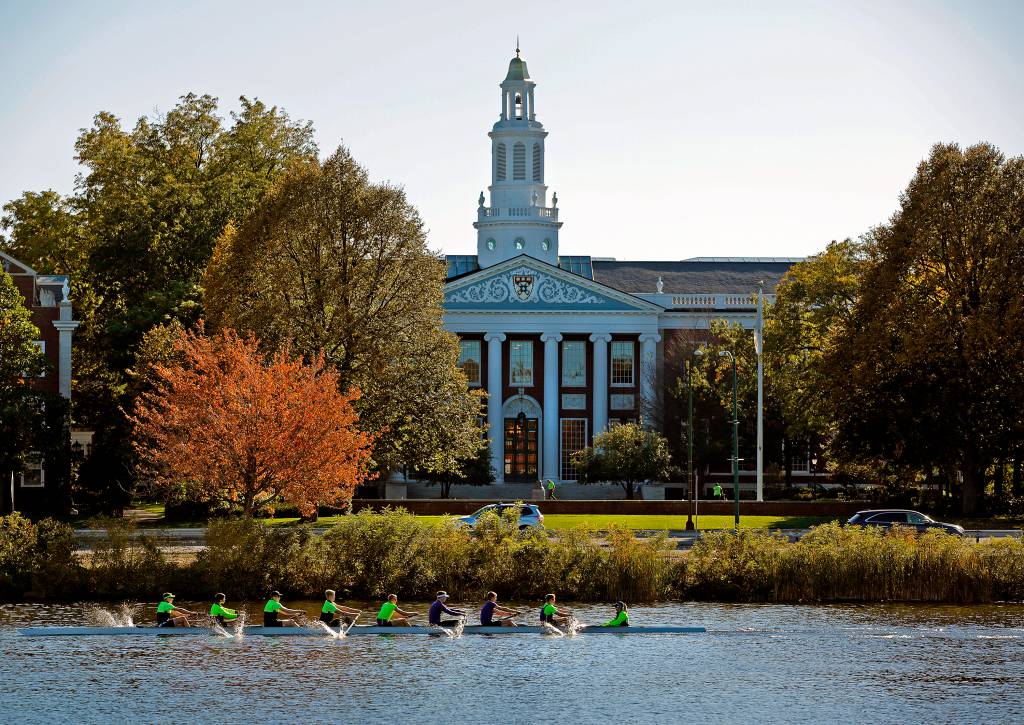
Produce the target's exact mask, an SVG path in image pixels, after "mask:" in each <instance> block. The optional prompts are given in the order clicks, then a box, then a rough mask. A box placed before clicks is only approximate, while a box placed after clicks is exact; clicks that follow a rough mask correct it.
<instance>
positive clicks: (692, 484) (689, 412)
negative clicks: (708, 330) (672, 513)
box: [686, 347, 704, 531]
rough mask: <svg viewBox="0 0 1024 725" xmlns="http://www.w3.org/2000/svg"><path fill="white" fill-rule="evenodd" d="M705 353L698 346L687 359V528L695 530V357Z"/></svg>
mask: <svg viewBox="0 0 1024 725" xmlns="http://www.w3.org/2000/svg"><path fill="white" fill-rule="evenodd" d="M703 355H704V348H701V347H698V348H697V349H696V350H694V351H693V355H692V356H691V357H690V359H689V360H687V361H686V387H687V389H688V392H689V401H688V404H687V412H686V447H687V461H688V467H687V473H686V476H687V482H688V483H687V486H686V488H687V489H688V490H689V494H690V505H689V507H688V508H687V510H686V530H687V531H693V530H694V528H695V527H694V523H693V519H694V516H695V514H696V506H695V504H694V489H695V488H696V483H697V482H696V480H695V479H694V477H693V358H694V357H702V356H703Z"/></svg>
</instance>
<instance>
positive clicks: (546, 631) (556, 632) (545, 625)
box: [540, 622, 565, 637]
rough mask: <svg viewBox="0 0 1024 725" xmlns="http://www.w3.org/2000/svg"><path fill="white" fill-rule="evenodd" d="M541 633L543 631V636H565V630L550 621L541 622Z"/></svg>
mask: <svg viewBox="0 0 1024 725" xmlns="http://www.w3.org/2000/svg"><path fill="white" fill-rule="evenodd" d="M540 633H541V636H542V637H543V636H546V637H564V636H565V632H563V631H562V630H560V629H559V628H558V627H556V626H555V625H553V624H551V623H550V622H541V623H540Z"/></svg>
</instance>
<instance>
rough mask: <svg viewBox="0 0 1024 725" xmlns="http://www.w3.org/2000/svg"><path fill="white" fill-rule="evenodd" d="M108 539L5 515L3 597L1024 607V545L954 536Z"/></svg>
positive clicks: (850, 531)
mask: <svg viewBox="0 0 1024 725" xmlns="http://www.w3.org/2000/svg"><path fill="white" fill-rule="evenodd" d="M98 523H99V524H100V525H101V527H102V528H104V529H105V532H106V533H105V535H104V536H103V537H101V538H100V539H99V540H98V541H96V542H95V544H94V548H93V550H92V551H91V552H90V554H89V555H88V556H86V557H80V556H78V555H77V554H76V549H77V545H76V541H75V537H74V532H73V530H72V529H71V528H70V527H69V526H68V525H67V524H64V523H60V522H56V521H53V520H49V519H44V520H42V521H39V522H38V523H33V522H31V521H29V520H28V519H26V518H24V517H22V516H20V515H18V514H13V515H10V516H5V517H0V600H2V601H25V600H34V601H54V602H59V601H69V600H75V599H89V600H95V601H123V600H141V601H149V600H152V599H153V598H154V597H156V596H157V594H158V593H159V592H161V591H168V590H169V591H175V592H179V593H180V594H181V595H182V596H183V597H186V598H188V599H190V600H191V599H195V600H202V599H205V598H206V597H207V596H210V595H212V593H213V592H215V591H222V592H224V593H226V594H227V595H228V597H229V598H231V599H255V598H259V597H261V596H263V595H265V593H266V592H267V591H269V590H271V589H279V590H281V591H282V592H284V593H285V595H286V596H288V597H294V598H304V599H305V598H315V597H316V596H319V595H320V594H321V593H322V592H323V590H325V589H336V590H337V591H338V594H339V597H343V598H352V599H363V600H370V599H378V598H380V597H383V596H385V595H386V594H387V593H388V592H392V591H394V592H398V593H399V594H400V596H401V597H402V598H404V599H416V598H429V597H430V596H431V594H432V592H434V591H436V590H437V589H445V590H446V591H449V592H458V593H459V596H463V597H467V598H472V597H477V596H482V595H483V593H484V592H486V591H488V590H492V589H493V590H495V591H497V592H499V595H500V596H501V597H502V598H503V599H508V600H530V599H539V598H540V597H543V595H544V594H546V593H547V592H551V591H553V592H557V593H558V596H559V599H561V600H576V601H595V602H598V601H614V600H617V599H622V600H625V601H628V602H632V603H650V602H659V601H667V600H697V601H721V602H764V603H775V602H777V603H819V602H820V603H826V602H929V603H951V604H973V603H979V604H980V603H989V602H997V601H1022V600H1024V541H1021V540H1018V539H999V540H995V541H990V542H983V543H974V542H972V541H970V540H965V539H962V538H959V537H952V536H948V535H946V534H941V533H928V534H924V535H921V536H918V535H916V534H915V533H913V532H911V531H906V530H894V531H890V532H883V531H879V530H863V529H857V528H851V527H843V526H841V525H839V524H836V523H829V524H824V525H821V526H818V527H817V528H815V529H814V530H813V531H812V532H811V533H809V534H807V535H806V536H804V537H803V538H802V539H801V540H800V541H798V542H795V543H790V542H788V541H786V540H785V538H783V537H781V536H779V535H777V534H773V533H772V532H770V531H758V530H741V531H740V532H739V533H738V534H737V533H735V532H731V531H722V532H711V533H707V534H705V535H704V537H703V538H702V539H701V540H700V541H698V542H697V543H696V544H695V545H694V547H693V548H692V549H691V550H689V551H686V552H677V551H675V550H674V549H673V548H672V546H671V544H669V542H668V541H667V537H666V536H665V535H664V534H661V535H657V536H653V537H650V538H642V539H641V538H637V537H635V536H634V535H633V532H631V531H629V530H627V529H622V528H616V529H612V530H610V531H609V532H608V533H607V535H606V536H605V539H604V545H603V546H602V545H601V543H599V542H597V541H595V540H594V539H593V537H592V536H591V535H590V532H589V531H588V530H586V529H568V530H563V531H559V532H557V533H555V534H553V533H552V532H541V531H532V530H527V531H522V532H520V531H519V530H518V520H517V519H516V518H515V517H498V516H494V515H491V516H486V517H485V518H484V519H483V520H482V521H481V523H480V524H479V525H478V526H477V527H476V528H475V529H474V530H472V531H470V530H467V529H460V528H456V527H455V525H454V521H453V520H451V519H448V520H445V521H443V522H441V523H440V524H439V523H437V522H433V523H428V522H424V521H421V520H420V519H419V518H418V517H416V516H414V515H413V514H410V513H408V512H407V511H404V510H401V509H399V510H388V511H384V512H381V513H372V512H369V511H365V512H360V513H357V514H353V515H351V516H346V517H343V518H342V519H341V520H340V521H338V522H337V523H335V524H334V525H333V526H331V528H330V529H328V530H327V531H326V532H325V533H324V534H323V535H321V536H316V535H314V534H313V533H312V531H311V530H310V527H308V526H300V527H286V528H283V527H268V526H266V525H265V524H264V523H262V522H260V521H259V520H254V519H248V518H240V519H225V520H221V521H213V522H211V523H210V524H209V527H208V529H207V534H206V543H207V548H206V549H205V550H203V551H202V552H200V553H199V554H198V555H197V556H196V557H195V559H194V560H193V561H188V562H181V561H177V560H176V559H175V557H174V555H173V554H168V553H165V552H163V551H161V550H160V548H159V546H158V544H157V543H156V541H155V540H154V539H153V538H151V537H146V536H135V535H134V534H135V533H136V532H135V525H134V523H133V522H131V521H126V520H123V519H107V520H104V521H102V522H98Z"/></svg>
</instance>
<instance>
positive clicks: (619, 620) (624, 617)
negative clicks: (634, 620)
mask: <svg viewBox="0 0 1024 725" xmlns="http://www.w3.org/2000/svg"><path fill="white" fill-rule="evenodd" d="M601 626H602V627H628V626H629V612H627V611H626V603H625V602H615V616H614V617H612V618H611V619H609V620H608V621H607V622H605V623H604V624H602V625H601Z"/></svg>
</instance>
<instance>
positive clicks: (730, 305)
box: [640, 294, 775, 310]
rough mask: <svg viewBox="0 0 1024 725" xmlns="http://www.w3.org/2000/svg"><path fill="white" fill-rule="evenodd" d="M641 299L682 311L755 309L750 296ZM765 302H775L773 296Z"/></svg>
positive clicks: (674, 296) (646, 297) (666, 296)
mask: <svg viewBox="0 0 1024 725" xmlns="http://www.w3.org/2000/svg"><path fill="white" fill-rule="evenodd" d="M640 296H641V297H643V298H645V299H649V300H651V301H652V302H657V303H658V304H660V305H662V306H663V307H674V308H684V309H705V310H729V309H747V310H752V309H756V308H757V297H756V296H755V295H753V294H751V295H735V294H733V295H730V294H706V295H701V294H689V295H668V294H662V295H646V294H641V295H640ZM764 299H765V302H767V303H768V304H771V303H772V302H774V301H775V295H765V296H764Z"/></svg>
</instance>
